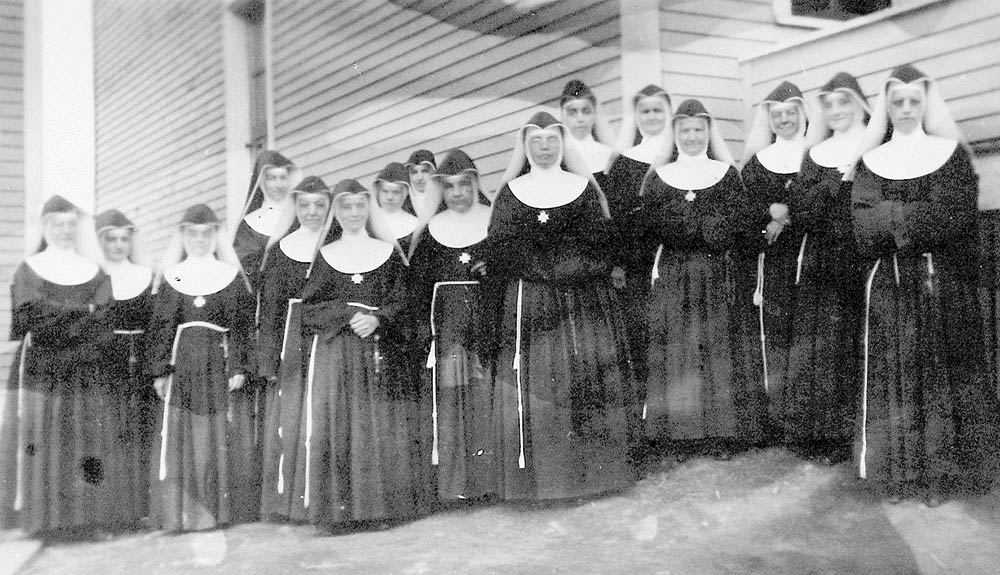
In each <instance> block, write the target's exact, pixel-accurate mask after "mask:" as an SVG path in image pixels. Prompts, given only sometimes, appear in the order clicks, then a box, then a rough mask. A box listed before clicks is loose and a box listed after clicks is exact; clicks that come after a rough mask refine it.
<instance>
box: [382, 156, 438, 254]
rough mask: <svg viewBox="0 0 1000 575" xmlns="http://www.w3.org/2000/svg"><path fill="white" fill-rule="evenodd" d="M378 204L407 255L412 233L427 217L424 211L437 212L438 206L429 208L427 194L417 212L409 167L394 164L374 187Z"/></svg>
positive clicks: (387, 166) (385, 168)
mask: <svg viewBox="0 0 1000 575" xmlns="http://www.w3.org/2000/svg"><path fill="white" fill-rule="evenodd" d="M373 188H374V192H375V193H374V195H375V200H376V201H377V202H378V205H379V208H380V211H381V213H382V214H383V217H384V219H385V222H386V224H388V226H389V229H390V230H391V231H392V236H393V238H394V239H395V241H396V242H397V243H398V244H399V247H400V248H402V250H403V253H404V254H409V253H410V242H411V241H412V236H413V232H414V231H415V230H416V229H417V225H418V223H419V221H420V219H419V217H418V216H420V215H421V214H426V212H425V211H423V210H429V211H431V212H433V211H434V209H435V207H436V206H433V207H432V206H428V205H426V204H427V198H426V195H427V193H426V192H424V193H423V195H422V196H421V199H420V200H419V204H420V205H421V211H419V212H418V211H417V210H416V206H415V205H414V204H413V203H411V197H412V190H411V188H410V176H409V174H408V173H407V169H406V166H404V165H403V164H400V163H399V162H391V163H389V164H388V165H386V167H384V168H382V171H381V172H379V173H378V176H376V177H375V184H374V185H373Z"/></svg>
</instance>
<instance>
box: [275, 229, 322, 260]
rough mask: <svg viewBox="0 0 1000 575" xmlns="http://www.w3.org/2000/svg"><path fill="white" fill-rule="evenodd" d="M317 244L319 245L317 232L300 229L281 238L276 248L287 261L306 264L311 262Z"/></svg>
mask: <svg viewBox="0 0 1000 575" xmlns="http://www.w3.org/2000/svg"><path fill="white" fill-rule="evenodd" d="M317 243H319V231H315V232H314V231H312V230H310V229H309V228H304V227H300V228H299V229H297V230H295V231H294V232H292V233H290V234H288V235H287V236H285V237H283V238H281V241H279V242H278V246H279V247H280V248H281V253H283V254H285V255H286V256H288V259H290V260H293V261H296V262H300V263H304V264H307V263H310V262H312V260H313V255H314V254H315V253H316V244H317Z"/></svg>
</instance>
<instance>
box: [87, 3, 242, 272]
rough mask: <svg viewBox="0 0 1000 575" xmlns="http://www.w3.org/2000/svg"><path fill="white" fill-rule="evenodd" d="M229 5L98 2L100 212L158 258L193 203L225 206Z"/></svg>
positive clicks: (96, 60)
mask: <svg viewBox="0 0 1000 575" xmlns="http://www.w3.org/2000/svg"><path fill="white" fill-rule="evenodd" d="M222 9H223V8H222V4H221V3H219V2H205V1H203V0H171V1H170V2H161V1H158V0H94V30H95V33H94V54H95V58H94V59H95V70H94V76H95V95H96V123H97V125H96V128H97V141H96V155H97V159H96V164H97V180H96V186H97V209H98V210H104V209H107V208H112V207H113V208H118V209H120V210H122V211H123V212H125V214H126V215H128V216H129V217H131V218H132V219H133V220H134V221H135V222H136V224H137V226H138V227H139V229H140V230H141V232H142V234H143V241H144V242H146V243H147V244H148V250H149V251H150V252H151V253H152V254H153V255H154V256H155V255H158V254H159V253H160V252H161V250H162V248H163V246H164V245H165V243H166V241H167V238H168V236H169V233H170V231H171V229H172V228H173V227H174V225H175V224H176V222H177V221H178V220H179V219H180V214H181V213H182V212H183V211H184V209H186V208H187V207H188V206H190V205H191V204H194V203H198V202H205V203H208V204H209V205H211V206H212V207H213V208H215V209H216V210H217V211H218V213H219V216H220V217H222V216H224V213H223V211H222V209H223V207H224V205H225V198H224V196H225V94H224V86H223V77H224V75H223V60H222Z"/></svg>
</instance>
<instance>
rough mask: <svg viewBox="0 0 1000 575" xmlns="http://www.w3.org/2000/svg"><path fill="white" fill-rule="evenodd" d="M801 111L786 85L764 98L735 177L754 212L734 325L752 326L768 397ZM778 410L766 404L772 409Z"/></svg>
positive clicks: (778, 335)
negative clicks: (744, 324)
mask: <svg viewBox="0 0 1000 575" xmlns="http://www.w3.org/2000/svg"><path fill="white" fill-rule="evenodd" d="M806 112H807V109H806V104H805V100H804V99H803V97H802V91H801V90H799V88H798V86H796V85H795V84H792V83H791V82H782V83H781V84H779V85H778V87H777V88H775V89H774V90H773V91H772V92H771V93H770V94H768V95H767V97H765V98H764V100H763V101H762V102H761V103H760V104H759V105H758V106H757V112H756V114H755V116H754V121H753V125H752V126H751V128H750V133H749V134H748V135H747V141H746V145H745V149H744V162H745V163H744V165H743V170H742V172H741V175H742V176H743V183H744V185H745V186H746V189H747V194H748V201H749V202H750V204H751V206H752V208H753V211H752V214H751V220H750V221H749V222H747V223H748V224H749V225H748V226H747V227H746V228H745V229H746V237H745V242H744V248H745V249H744V253H742V254H741V256H740V257H739V258H738V260H739V261H738V265H739V266H740V269H739V272H738V275H739V277H738V278H737V289H738V290H739V293H738V300H737V302H736V307H737V313H738V315H739V316H740V319H739V320H738V321H741V322H744V323H747V324H752V323H754V319H756V324H757V333H758V338H759V340H760V344H759V348H760V356H761V360H760V361H761V364H762V365H763V368H762V369H763V373H762V377H763V379H764V387H765V389H766V390H767V392H768V396H769V397H771V398H774V397H778V396H780V394H781V392H780V390H779V389H778V388H779V387H780V385H781V384H782V383H783V382H784V381H785V370H786V369H787V366H788V349H789V346H790V344H791V326H792V315H791V311H792V309H793V307H794V306H793V302H792V295H793V292H792V286H793V284H794V282H795V264H796V258H797V256H798V253H799V246H800V244H801V240H802V231H801V226H795V225H794V224H793V221H792V217H791V213H790V211H789V207H788V205H789V202H790V197H791V192H790V190H791V186H792V184H793V183H794V181H795V177H796V175H797V174H798V173H799V168H800V167H801V165H802V156H803V154H804V153H805V134H806V124H807V122H806V119H807V118H806ZM755 260H756V269H755V266H754V261H755ZM755 277H756V287H754V278H755ZM751 304H752V306H756V307H757V310H756V314H754V313H753V307H752V306H751ZM754 315H756V316H757V317H756V318H754V317H753V316H754ZM747 333H748V334H749V333H750V330H748V331H747ZM777 406H778V402H777V401H774V400H772V404H771V406H770V407H771V409H772V410H774V409H776V408H777ZM772 416H773V417H775V418H778V416H777V414H772Z"/></svg>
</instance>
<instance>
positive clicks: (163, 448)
mask: <svg viewBox="0 0 1000 575" xmlns="http://www.w3.org/2000/svg"><path fill="white" fill-rule="evenodd" d="M190 327H204V328H206V329H210V330H212V331H216V332H220V333H222V354H223V358H224V359H225V361H226V364H227V365H226V367H227V369H226V373H229V370H228V363H229V341H228V337H227V333H228V332H229V329H228V328H224V327H222V326H218V325H215V324H214V323H209V322H207V321H189V322H185V323H182V324H180V325H179V326H177V331H176V332H174V346H173V350H172V351H171V353H170V365H171V367H173V366H175V365H177V346H178V345H179V344H180V341H181V333H182V332H183V331H184V330H185V329H187V328H190ZM173 388H174V372H173V370H171V371H170V373H169V374H168V375H167V391H166V392H165V393H164V394H163V427H162V428H161V429H160V472H159V479H160V481H164V480H165V479H166V478H167V437H168V430H169V427H170V418H169V415H170V397H171V395H172V392H173Z"/></svg>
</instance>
